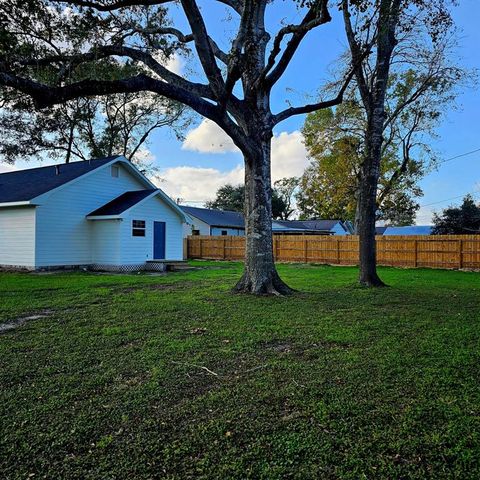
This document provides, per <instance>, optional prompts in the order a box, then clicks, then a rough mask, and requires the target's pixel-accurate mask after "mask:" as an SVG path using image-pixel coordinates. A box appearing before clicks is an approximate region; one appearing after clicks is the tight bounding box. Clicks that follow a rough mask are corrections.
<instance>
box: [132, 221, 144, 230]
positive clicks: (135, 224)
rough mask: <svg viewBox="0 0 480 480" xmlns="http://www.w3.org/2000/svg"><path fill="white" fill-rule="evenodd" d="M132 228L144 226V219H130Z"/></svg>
mask: <svg viewBox="0 0 480 480" xmlns="http://www.w3.org/2000/svg"><path fill="white" fill-rule="evenodd" d="M132 226H133V228H145V220H132Z"/></svg>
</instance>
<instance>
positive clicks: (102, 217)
mask: <svg viewBox="0 0 480 480" xmlns="http://www.w3.org/2000/svg"><path fill="white" fill-rule="evenodd" d="M85 218H86V219H87V220H123V217H122V216H121V215H87V216H86V217H85Z"/></svg>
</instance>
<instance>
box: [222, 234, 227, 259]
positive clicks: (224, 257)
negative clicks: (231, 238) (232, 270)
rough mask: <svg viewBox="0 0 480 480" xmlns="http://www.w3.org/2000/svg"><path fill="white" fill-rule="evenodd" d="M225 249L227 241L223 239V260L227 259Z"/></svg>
mask: <svg viewBox="0 0 480 480" xmlns="http://www.w3.org/2000/svg"><path fill="white" fill-rule="evenodd" d="M226 248H227V239H226V238H224V239H223V259H224V260H225V259H226V258H227V256H226Z"/></svg>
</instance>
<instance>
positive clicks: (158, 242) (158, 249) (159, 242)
mask: <svg viewBox="0 0 480 480" xmlns="http://www.w3.org/2000/svg"><path fill="white" fill-rule="evenodd" d="M153 258H154V260H164V259H165V222H153Z"/></svg>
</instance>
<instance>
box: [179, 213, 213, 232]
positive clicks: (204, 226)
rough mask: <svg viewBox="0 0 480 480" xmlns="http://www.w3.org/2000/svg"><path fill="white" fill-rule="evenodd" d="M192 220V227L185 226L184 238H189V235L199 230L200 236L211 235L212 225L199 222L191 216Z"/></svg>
mask: <svg viewBox="0 0 480 480" xmlns="http://www.w3.org/2000/svg"><path fill="white" fill-rule="evenodd" d="M190 218H191V220H192V222H193V224H192V225H190V224H184V226H183V236H184V237H188V235H191V234H192V230H199V231H200V233H199V235H210V225H208V224H207V223H205V222H202V220H199V219H198V218H196V217H192V216H191V215H190Z"/></svg>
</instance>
